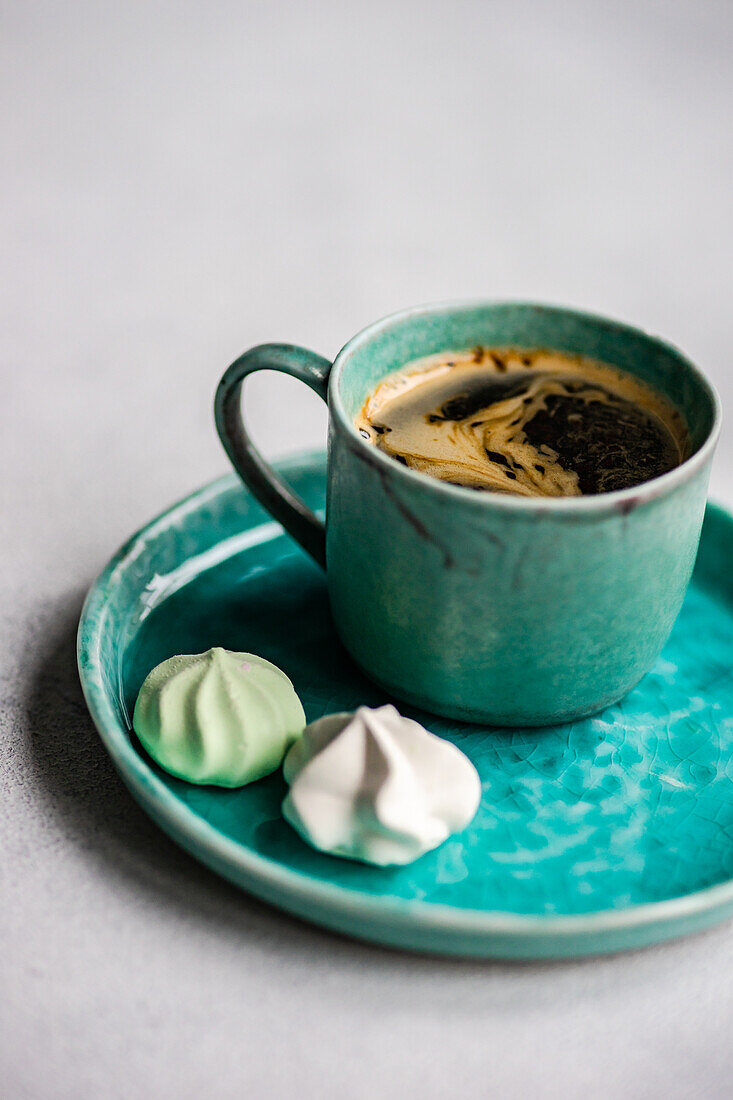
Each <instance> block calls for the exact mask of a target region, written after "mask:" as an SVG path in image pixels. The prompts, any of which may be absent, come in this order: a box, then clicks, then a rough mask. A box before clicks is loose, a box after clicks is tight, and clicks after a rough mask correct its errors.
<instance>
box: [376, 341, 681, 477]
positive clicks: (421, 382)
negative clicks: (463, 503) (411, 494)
mask: <svg viewBox="0 0 733 1100" xmlns="http://www.w3.org/2000/svg"><path fill="white" fill-rule="evenodd" d="M355 424H356V427H357V428H358V430H359V431H360V432H361V434H362V435H363V436H364V437H365V438H367V439H368V440H369V441H370V442H371V443H372V444H373V445H374V446H376V447H378V448H379V449H380V450H381V451H384V453H385V454H388V455H390V456H391V457H392V458H394V459H396V460H397V461H398V462H401V463H403V464H404V465H406V466H409V467H410V468H411V469H413V470H418V471H420V472H421V473H424V474H428V475H429V476H431V477H435V478H439V479H440V480H441V481H447V482H450V483H451V484H454V485H462V486H466V487H468V488H471V489H479V490H488V491H492V492H497V493H508V494H512V495H514V496H525V497H560V496H584V495H588V494H593V493H607V492H611V491H612V490H615V489H626V488H630V487H631V486H633V485H639V484H640V483H641V482H644V481H649V480H650V479H651V478H654V477H658V476H659V475H660V474H663V473H666V471H668V470H671V469H673V467H675V466H678V465H679V464H680V462H682V461H683V460H684V459H685V458H686V457H687V455H688V454H689V439H688V433H687V426H686V424H685V422H684V420H683V418H682V416H681V414H680V412H679V411H678V410H677V409H676V408H675V407H674V406H673V405H672V404H671V402H670V401H668V400H667V398H666V397H664V396H663V395H662V394H660V393H657V392H656V391H655V390H653V389H651V388H650V387H649V386H647V385H646V384H645V383H644V382H642V381H641V380H640V379H637V378H635V377H634V376H633V375H631V374H628V373H626V372H625V371H622V370H620V369H618V368H616V367H612V366H609V365H607V364H605V363H600V362H598V361H596V360H593V359H589V358H586V357H584V356H580V355H570V354H566V353H564V352H556V351H549V350H516V349H507V348H473V349H472V350H471V351H462V352H453V353H451V352H446V353H443V354H441V355H435V356H431V357H429V358H426V359H421V360H418V361H416V362H413V363H410V364H408V365H407V366H406V367H404V368H403V369H401V370H399V371H396V372H395V373H394V374H391V375H389V376H388V377H387V378H385V379H384V380H383V381H382V382H381V383H380V384H379V385H378V386H377V388H376V389H375V390H374V391H373V392H372V393H371V394H370V395H369V397H368V398H367V400H366V401H365V403H364V406H363V408H362V409H361V411H360V413H359V415H358V416H357V417H356V420H355Z"/></svg>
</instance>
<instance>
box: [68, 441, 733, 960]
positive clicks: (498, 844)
mask: <svg viewBox="0 0 733 1100" xmlns="http://www.w3.org/2000/svg"><path fill="white" fill-rule="evenodd" d="M279 469H280V470H281V472H282V473H283V474H284V476H285V477H286V478H287V479H288V480H289V481H290V483H291V484H292V485H293V486H294V488H295V489H296V491H297V492H298V493H299V494H300V495H301V496H302V497H303V498H304V499H305V501H306V503H307V504H309V505H310V506H311V508H314V509H317V510H320V509H322V508H323V506H324V497H325V459H324V457H323V456H322V455H309V456H305V457H303V456H301V457H298V458H294V459H291V460H290V461H288V462H284V463H282V464H281V465H280V467H279ZM731 560H733V517H731V516H730V515H728V514H727V513H726V512H724V511H722V510H721V509H720V508H717V507H714V506H711V507H709V508H708V511H707V514H706V518H705V526H704V530H703V536H702V542H701V547H700V553H699V556H698V561H697V565H696V568H695V574H694V578H693V582H692V585H691V587H690V590H689V593H688V596H687V599H686V601H685V604H684V607H683V609H682V612H681V614H680V617H679V619H678V621H677V624H676V626H675V629H674V632H673V635H672V637H671V639H670V641H669V643H668V645H667V647H666V649H665V650H664V652H663V654H662V656H661V657H660V659H659V660H658V661H657V663H656V665H655V666H654V668H653V670H652V671H651V672H650V673H649V674H648V675H647V676H646V677H645V678H644V680H643V681H642V682H641V684H640V685H639V686H638V687H637V688H636V689H635V690H634V691H633V692H632V693H631V694H630V695H628V696H627V697H626V698H625V699H624V700H623V701H622V702H621V703H619V704H617V705H615V706H613V707H610V708H608V709H607V710H605V711H603V712H602V713H600V714H598V715H596V716H595V717H593V718H589V719H585V720H583V721H580V722H575V723H573V724H570V725H563V726H555V727H550V728H547V727H546V728H542V729H521V730H517V729H515V730H506V729H497V728H494V729H489V728H482V727H479V726H475V725H464V724H461V723H459V722H455V721H450V720H445V719H438V718H435V717H433V716H431V715H427V714H425V713H422V712H420V711H418V710H415V709H410V708H406V707H402V710H403V712H404V713H409V714H411V715H412V716H413V717H416V718H418V719H419V720H420V721H422V722H423V723H424V724H425V725H427V726H428V727H429V728H430V729H432V730H433V731H434V732H435V733H438V734H440V735H441V736H443V737H448V738H450V740H452V741H454V742H455V743H456V744H457V745H458V746H460V748H461V749H463V751H464V752H466V753H467V754H468V755H469V756H470V757H471V759H472V760H473V762H474V764H475V765H476V767H477V768H478V770H479V773H480V775H481V780H482V784H483V798H482V801H481V806H480V809H479V812H478V814H477V816H476V818H475V819H474V821H473V822H472V824H471V825H470V826H469V827H468V828H467V829H466V830H465V831H464V832H463V833H461V834H459V835H457V836H455V837H453V838H451V839H450V840H449V841H448V842H447V843H445V844H444V845H442V847H440V848H438V849H436V850H435V851H434V852H430V853H428V854H427V855H425V856H423V857H422V858H421V859H419V860H417V862H415V863H413V864H411V865H410V866H407V867H403V868H398V869H381V868H376V867H369V866H366V865H364V864H359V863H352V862H349V861H346V860H342V859H337V858H335V857H330V856H326V855H323V854H320V853H318V852H316V851H313V850H312V849H310V848H309V847H308V846H307V845H306V844H305V843H304V842H303V841H302V840H301V839H300V838H299V837H298V836H297V834H296V833H295V832H293V830H292V829H291V828H290V827H289V826H288V825H287V824H286V822H285V821H284V820H283V818H282V816H281V814H280V804H281V802H282V799H283V797H284V794H285V784H284V782H283V779H282V776H281V774H280V773H279V772H278V773H277V774H275V775H272V776H270V777H268V778H267V779H263V780H260V781H259V782H258V783H255V784H252V785H251V786H249V787H244V788H242V789H240V790H234V791H229V790H222V789H217V788H213V787H194V786H190V785H188V784H186V783H183V782H181V781H180V780H177V779H173V778H172V777H170V776H168V775H166V774H165V773H164V772H162V771H161V770H160V769H159V768H158V767H156V765H155V764H153V763H152V761H151V760H150V759H149V758H148V757H147V756H146V755H145V753H144V751H143V750H142V749H141V747H140V745H139V744H138V743H137V740H136V738H135V736H134V734H133V733H132V731H131V723H130V716H131V714H132V710H133V706H134V702H135V698H136V695H137V692H138V689H139V687H140V685H141V683H142V681H143V679H144V678H145V676H146V674H147V673H148V672H149V670H150V669H151V668H152V667H153V666H154V665H156V664H158V662H160V661H162V660H164V658H166V657H169V656H171V655H172V654H174V653H196V652H200V651H202V650H205V649H208V648H209V647H210V646H214V645H221V646H224V647H226V648H229V649H234V650H246V651H251V652H254V653H259V654H261V655H262V656H263V657H266V658H267V659H268V660H271V661H274V662H275V663H276V664H277V665H279V666H280V667H281V668H283V669H284V670H285V671H286V672H287V673H288V675H289V676H290V677H291V679H292V680H293V683H294V684H295V687H296V690H297V691H298V694H299V695H300V697H301V699H302V701H303V705H304V707H305V711H306V714H307V717H308V719H309V720H312V719H314V718H317V717H319V716H320V715H322V714H326V713H328V712H331V711H337V710H348V709H352V708H354V707H356V706H357V705H359V704H360V703H365V704H368V705H378V704H380V703H383V702H385V701H386V700H385V697H384V695H383V694H382V692H381V691H380V689H379V688H377V687H376V686H375V685H373V684H372V683H370V682H369V681H368V680H366V679H365V678H364V677H363V675H362V674H361V673H360V672H359V671H358V669H357V668H356V667H355V666H354V665H353V663H352V662H351V660H350V659H349V657H348V656H347V655H346V653H345V651H344V650H343V649H342V647H341V645H340V643H339V642H338V640H337V638H336V635H335V633H334V629H333V625H332V622H331V617H330V613H329V605H328V598H327V594H326V582H325V578H324V575H323V574H322V573H321V571H320V570H319V569H318V567H317V566H315V565H314V564H313V563H312V561H311V560H310V559H309V558H307V557H306V555H305V554H304V553H303V552H302V551H301V550H300V549H298V548H297V547H296V546H295V544H294V543H293V542H292V541H291V540H290V539H289V538H288V537H286V536H285V535H284V534H283V533H282V530H281V528H280V527H279V526H278V525H277V524H276V523H274V522H273V521H272V520H271V519H270V518H269V517H268V516H267V515H266V513H265V512H264V511H263V510H262V509H261V508H260V506H259V505H258V504H257V503H256V502H255V501H254V499H253V498H252V497H251V496H249V495H248V493H247V492H246V491H245V489H244V488H243V487H242V485H241V483H240V482H239V481H238V480H237V479H236V478H235V477H234V476H228V477H225V478H222V479H221V480H218V481H215V482H214V483H213V484H211V485H209V486H207V487H206V488H204V489H201V490H199V491H198V492H196V493H194V494H193V495H192V496H189V497H187V498H186V499H185V500H183V501H182V502H181V503H180V504H177V505H176V506H175V507H173V508H171V509H170V510H169V511H167V512H165V513H164V514H163V515H162V516H160V517H159V518H158V519H156V520H154V521H153V522H152V523H150V524H149V525H148V526H147V527H145V528H144V529H143V530H142V531H140V532H139V533H138V534H137V535H135V536H133V538H132V539H131V540H130V541H129V542H128V543H127V544H126V545H125V546H124V547H123V548H122V549H121V550H120V552H119V553H118V554H116V555H115V557H114V558H113V559H112V561H111V562H110V563H109V565H108V566H107V568H106V569H105V570H104V572H103V573H102V574H101V576H100V577H99V579H98V580H97V581H96V583H95V584H94V586H93V588H92V589H91V591H90V593H89V596H88V597H87V601H86V604H85V606H84V610H83V613H82V617H81V622H80V625H79V670H80V675H81V681H82V685H83V688H84V693H85V696H86V699H87V703H88V706H89V710H90V712H91V714H92V717H93V719H94V721H95V723H96V726H97V728H98V730H99V733H100V736H101V738H102V741H103V743H104V745H105V747H106V749H107V751H108V752H109V754H110V756H111V757H112V760H113V761H114V763H115V765H116V767H117V769H118V771H119V773H120V775H121V776H122V778H123V780H124V781H125V783H126V784H127V786H128V787H129V789H130V791H131V793H132V795H133V796H134V797H135V798H136V799H137V801H138V802H139V803H140V804H141V806H143V808H144V809H145V810H146V811H147V813H149V814H150V816H151V817H152V818H153V819H154V820H155V821H156V822H157V823H158V824H159V825H160V826H161V827H162V828H163V829H164V830H165V831H166V832H167V833H168V834H169V835H170V836H171V837H172V838H173V839H174V840H175V841H177V842H178V843H179V844H180V845H181V846H182V847H184V848H185V849H186V850H187V851H189V852H190V853H191V854H192V855H194V856H195V857H196V858H197V859H200V860H201V861H202V862H203V863H206V864H208V866H209V867H211V868H213V869H214V870H215V871H216V872H218V873H219V874H221V875H223V876H225V877H226V878H228V879H230V880H231V881H232V882H234V883H236V884H237V885H238V886H241V887H242V888H243V889H245V890H247V891H249V892H250V893H252V894H255V895H257V896H258V897H260V898H263V899H264V900H265V901H267V902H270V903H272V904H273V905H276V906H279V907H280V908H282V909H285V910H287V911H288V912H290V913H294V914H296V915H298V916H300V917H302V918H304V919H306V920H310V921H314V922H315V923H317V924H320V925H324V926H326V927H328V928H332V929H336V930H338V931H340V932H345V933H348V934H350V935H354V936H359V937H363V938H364V939H369V940H375V941H378V942H380V943H384V944H390V945H393V946H397V947H403V948H410V949H414V950H419V951H436V952H443V953H449V954H457V955H473V956H493V957H504V958H548V957H557V956H577V955H584V954H591V953H598V952H606V951H617V950H621V949H625V948H631V947H638V946H641V945H644V944H649V943H654V942H656V941H659V940H663V939H667V938H669V937H672V936H678V935H681V934H683V933H687V932H693V931H695V930H697V929H701V928H704V927H706V926H708V925H711V924H713V923H714V922H716V921H719V920H722V919H723V918H724V917H727V916H730V915H732V914H733V571H732V570H731V568H730V563H731ZM367 613H368V612H367V610H366V609H365V614H367Z"/></svg>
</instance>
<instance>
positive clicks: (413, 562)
mask: <svg viewBox="0 0 733 1100" xmlns="http://www.w3.org/2000/svg"><path fill="white" fill-rule="evenodd" d="M476 345H484V346H493V347H515V348H553V349H555V350H558V351H565V352H574V353H579V354H583V355H587V356H591V357H592V358H594V359H599V360H601V361H602V362H605V363H609V364H612V365H614V366H617V367H621V368H622V369H624V370H626V371H629V372H631V373H632V374H634V375H637V376H638V377H640V378H642V379H643V380H644V381H645V382H647V383H649V384H650V385H651V386H653V387H654V388H655V389H656V390H658V391H661V392H662V393H664V394H666V396H667V397H668V398H670V400H671V401H672V402H673V403H674V404H675V405H676V406H677V407H678V408H679V409H680V410H681V412H682V413H683V414H684V416H685V417H686V419H687V423H688V427H689V430H690V435H691V440H692V454H691V457H689V458H688V459H687V460H686V461H685V462H683V463H682V464H681V465H680V466H678V467H677V468H675V469H673V470H671V471H670V472H669V473H666V474H664V475H662V476H661V477H658V478H654V479H653V480H651V481H648V482H645V483H643V484H641V485H637V486H635V487H633V488H631V489H624V490H621V491H617V492H612V493H607V494H602V495H597V496H587V497H572V498H571V497H564V498H554V499H546V498H544V499H527V498H521V497H512V496H504V495H501V494H492V493H488V492H487V493H476V492H474V491H472V490H470V489H465V488H462V487H460V486H455V485H450V484H448V483H446V482H441V481H438V480H435V479H433V478H430V477H427V476H425V475H424V474H420V473H417V472H415V471H413V470H410V469H409V468H407V467H405V466H402V465H401V464H399V463H398V462H395V461H394V460H393V459H391V458H389V457H388V456H387V455H385V454H383V453H382V452H380V451H379V450H377V449H376V448H375V447H373V446H372V445H371V444H370V443H368V442H367V441H366V440H365V439H363V438H362V437H361V436H360V435H359V433H358V432H357V430H356V428H355V427H354V423H353V421H354V417H355V415H356V414H357V412H358V411H359V409H360V408H361V406H362V404H363V402H364V400H365V398H366V397H367V395H368V394H369V393H370V392H371V391H372V390H373V389H374V387H375V386H376V384H377V383H378V382H379V381H380V380H381V379H382V378H384V377H385V375H387V374H389V373H391V372H392V371H394V370H396V369H398V368H400V367H402V366H404V365H405V364H406V363H409V362H410V361H411V360H414V359H418V358H421V357H423V356H426V355H432V354H434V353H436V352H442V351H448V350H453V351H455V350H457V349H462V348H471V347H474V346H476ZM259 370H276V371H281V372H283V373H285V374H289V375H291V376H292V377H294V378H298V379H300V380H301V381H302V382H305V384H306V385H307V386H309V387H310V388H311V389H312V390H315V392H316V393H317V394H319V395H320V396H321V397H322V398H323V400H324V401H326V402H327V404H328V408H329V414H330V415H329V444H328V494H327V507H326V523H325V525H324V524H322V523H321V521H320V520H319V519H318V518H317V517H316V516H315V515H314V514H313V513H312V512H311V511H310V510H309V509H308V508H307V507H306V506H305V505H304V504H303V502H302V501H300V500H299V499H298V498H297V497H296V496H295V495H294V494H293V493H292V492H291V491H290V489H289V488H288V487H287V486H286V485H285V484H284V483H283V482H282V481H281V480H280V479H279V478H278V476H277V475H276V474H275V473H274V472H273V470H272V469H271V468H270V466H268V464H267V463H266V462H265V461H264V460H263V459H262V457H261V455H260V454H259V453H258V452H257V450H256V449H255V447H254V445H253V443H252V441H251V439H250V437H249V434H248V432H247V429H246V427H245V425H244V422H243V419H242V415H241V409H240V390H241V388H242V384H243V382H244V381H245V379H246V378H247V376H248V375H250V374H252V373H253V372H254V371H259ZM215 414H216V424H217V428H218V431H219V435H220V436H221V440H222V442H223V444H224V447H225V449H226V451H227V454H228V455H229V458H230V459H231V461H232V463H233V465H234V468H235V469H236V470H237V472H238V473H239V474H240V476H241V477H242V479H243V480H244V482H245V483H246V485H247V486H248V487H249V489H250V490H251V491H252V493H253V494H254V495H255V497H257V499H258V500H259V501H260V502H261V504H263V505H264V507H265V508H266V509H267V510H268V511H269V512H270V513H271V514H272V515H273V516H274V517H275V519H277V520H279V521H280V523H281V524H282V525H283V527H284V528H285V529H286V531H288V532H289V533H290V534H291V535H292V536H293V538H294V539H296V541H297V542H299V543H300V545H301V546H302V547H303V548H304V549H305V550H307V552H308V553H309V554H310V555H311V556H312V557H313V558H315V560H316V561H317V562H318V563H319V564H320V565H321V566H323V567H324V568H325V569H326V574H327V580H328V589H329V596H330V601H331V607H332V610H333V616H334V620H335V623H336V628H337V630H338V633H339V635H340V637H341V639H342V641H343V643H344V645H345V646H346V648H347V649H348V651H349V652H350V653H351V655H352V657H353V658H354V660H355V661H356V662H357V663H358V664H359V665H360V666H361V668H362V669H363V670H364V671H365V672H366V673H367V674H368V675H369V676H370V677H371V678H372V679H373V680H375V681H376V682H377V683H378V684H380V685H381V686H382V687H383V688H384V689H385V690H386V691H387V692H389V693H390V694H392V695H394V696H396V697H397V698H399V699H403V700H406V701H407V702H409V703H413V704H416V705H418V706H420V707H423V708H425V709H427V710H430V711H433V712H435V713H437V714H442V715H446V716H448V717H455V718H459V719H463V720H468V721H476V722H484V723H488V724H492V725H505V726H525V725H546V724H553V723H558V722H564V721H569V720H572V719H574V718H579V717H582V716H583V715H587V714H591V713H593V712H594V711H597V710H599V709H601V708H602V707H604V706H607V705H608V704H610V703H613V702H615V701H616V700H618V699H620V698H621V697H622V696H623V695H625V694H626V693H627V692H628V691H629V690H630V689H631V688H632V687H633V686H634V685H635V684H636V683H637V681H638V680H639V679H640V678H641V677H642V676H643V675H644V673H645V672H646V671H647V670H648V669H649V668H650V667H651V665H652V664H653V662H654V660H655V659H656V657H657V655H658V654H659V652H660V650H661V648H662V646H663V645H664V643H665V641H666V640H667V637H668V636H669V633H670V631H671V629H672V625H673V623H674V620H675V618H676V616H677V613H678V612H679V610H680V607H681V605H682V600H683V598H684V594H685V590H686V588H687V585H688V582H689V579H690V575H691V573H692V567H693V564H694V561H695V554H696V551H697V545H698V541H699V537H700V529H701V526H702V519H703V514H704V510H705V499H706V493H707V484H708V478H709V474H710V464H711V461H712V457H713V451H714V448H715V444H716V441H717V437H718V433H719V424H720V408H719V402H718V398H717V396H716V394H715V391H714V390H713V388H712V387H711V385H710V384H709V383H708V382H707V380H706V379H705V378H704V377H703V375H702V374H701V373H700V372H699V371H698V370H697V368H696V367H694V366H693V365H692V364H691V363H690V362H689V361H688V360H687V359H685V358H684V356H683V355H681V353H680V352H678V351H677V350H675V349H674V348H672V347H671V346H669V345H668V344H665V343H663V342H661V341H660V340H658V339H656V338H653V337H650V336H648V335H646V334H645V333H643V332H641V331H639V330H637V329H634V328H631V327H629V326H627V325H623V324H619V323H617V322H614V321H610V320H607V319H605V318H602V317H596V316H593V315H591V314H587V313H581V312H578V311H574V310H569V309H561V308H557V307H551V306H541V305H534V304H527V303H467V304H464V303H458V304H452V305H451V304H448V305H439V306H426V307H418V308H414V309H410V310H406V311H404V312H401V313H397V314H394V315H393V316H391V317H387V318H386V319H384V320H382V321H377V322H376V323H375V324H373V325H370V326H369V327H368V328H366V329H364V330H363V331H362V332H360V333H359V334H358V335H357V336H355V337H354V338H353V339H352V340H350V341H349V343H348V344H346V346H345V347H344V348H343V349H342V350H341V351H340V352H339V354H338V355H337V356H336V359H335V361H334V363H333V364H331V363H329V362H328V360H326V359H324V358H323V357H321V356H319V355H316V354H315V353H313V352H311V351H307V350H305V349H304V348H298V347H293V346H291V345H287V344H266V345H262V346H260V347H256V348H253V349H252V350H251V351H248V352H246V353H245V354H244V355H242V356H241V357H240V358H239V359H237V360H236V362H234V363H233V364H232V365H231V366H230V367H229V369H228V370H227V371H226V373H225V374H224V377H223V378H222V380H221V382H220V384H219V388H218V391H217V394H216V402H215Z"/></svg>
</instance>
